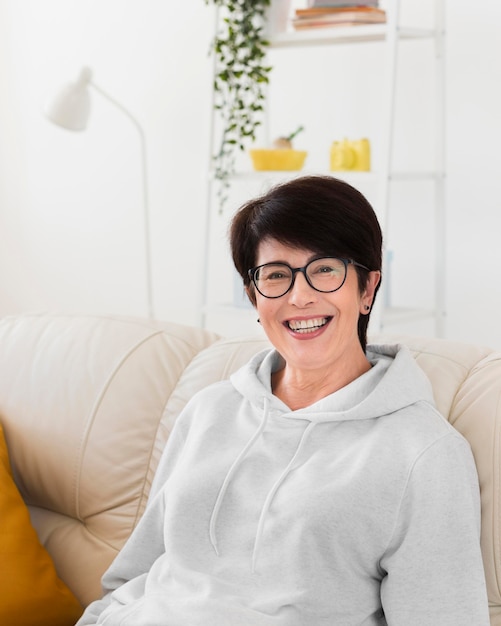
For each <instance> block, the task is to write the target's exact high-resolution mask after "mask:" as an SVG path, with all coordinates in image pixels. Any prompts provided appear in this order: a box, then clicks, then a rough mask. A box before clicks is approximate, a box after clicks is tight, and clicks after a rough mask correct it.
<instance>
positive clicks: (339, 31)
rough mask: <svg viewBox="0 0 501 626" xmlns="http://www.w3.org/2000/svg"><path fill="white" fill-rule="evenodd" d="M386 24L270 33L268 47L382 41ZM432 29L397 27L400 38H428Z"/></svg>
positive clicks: (431, 34) (385, 31) (431, 33)
mask: <svg viewBox="0 0 501 626" xmlns="http://www.w3.org/2000/svg"><path fill="white" fill-rule="evenodd" d="M388 34H389V29H388V25H387V24H367V25H366V24H363V25H362V24H361V25H359V26H336V27H333V28H308V29H306V28H305V29H304V30H300V31H299V30H296V31H290V32H289V31H287V32H283V33H275V34H272V35H270V37H269V42H270V48H290V47H295V46H312V45H322V44H343V43H359V42H370V41H383V40H385V39H386V38H387V36H388ZM435 35H436V33H435V31H434V30H433V29H428V28H407V27H404V28H399V29H398V36H399V38H400V39H428V38H430V37H435Z"/></svg>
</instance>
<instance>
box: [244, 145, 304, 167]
mask: <svg viewBox="0 0 501 626" xmlns="http://www.w3.org/2000/svg"><path fill="white" fill-rule="evenodd" d="M249 153H250V156H251V159H252V165H253V166H254V169H255V170H258V171H264V170H274V171H297V170H300V169H302V167H303V165H304V161H305V159H306V155H307V154H308V153H307V152H306V151H304V150H286V149H279V150H265V149H263V150H249Z"/></svg>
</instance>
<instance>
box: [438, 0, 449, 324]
mask: <svg viewBox="0 0 501 626" xmlns="http://www.w3.org/2000/svg"><path fill="white" fill-rule="evenodd" d="M435 58H436V72H435V81H436V84H435V89H436V98H435V102H436V111H435V124H436V128H435V137H436V140H435V142H436V145H435V155H436V156H435V158H436V165H435V171H436V177H435V237H436V244H435V251H436V252H435V263H436V271H435V276H436V278H435V306H436V309H435V321H436V329H435V331H436V334H437V337H444V336H445V322H446V271H445V268H446V243H447V236H446V233H447V225H446V197H445V182H446V181H445V171H446V168H445V147H446V133H445V98H446V70H445V3H444V0H435Z"/></svg>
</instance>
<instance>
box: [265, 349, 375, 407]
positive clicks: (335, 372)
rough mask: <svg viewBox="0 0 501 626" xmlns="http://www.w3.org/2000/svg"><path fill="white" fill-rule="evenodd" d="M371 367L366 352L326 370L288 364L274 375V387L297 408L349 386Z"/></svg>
mask: <svg viewBox="0 0 501 626" xmlns="http://www.w3.org/2000/svg"><path fill="white" fill-rule="evenodd" d="M370 368H371V364H370V363H369V361H368V360H367V357H366V356H365V354H363V353H361V356H359V357H358V358H353V359H352V360H350V362H349V363H346V362H343V363H339V364H337V365H335V364H333V365H332V366H331V367H329V368H328V369H322V370H303V369H298V368H294V367H292V366H290V365H288V364H286V365H285V367H284V368H283V369H281V370H279V371H278V372H275V373H274V374H273V375H272V380H271V382H272V389H273V393H274V394H275V395H276V396H277V398H280V400H282V402H284V403H285V404H286V405H287V406H288V407H289V408H290V409H292V410H293V411H296V410H298V409H303V408H305V407H307V406H310V405H311V404H314V403H315V402H318V401H319V400H321V399H322V398H325V397H326V396H328V395H330V394H331V393H334V392H336V391H338V390H339V389H342V388H343V387H346V385H348V384H349V383H351V382H353V381H354V380H356V379H357V378H359V377H360V376H362V374H365V373H366V372H368V371H369V370H370Z"/></svg>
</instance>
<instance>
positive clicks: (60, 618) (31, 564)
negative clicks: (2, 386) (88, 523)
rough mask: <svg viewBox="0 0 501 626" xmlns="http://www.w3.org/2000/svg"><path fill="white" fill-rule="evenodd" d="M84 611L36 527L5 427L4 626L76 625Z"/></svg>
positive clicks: (0, 473)
mask: <svg viewBox="0 0 501 626" xmlns="http://www.w3.org/2000/svg"><path fill="white" fill-rule="evenodd" d="M81 614H82V607H81V606H80V604H79V602H78V601H77V599H76V598H75V596H74V595H73V594H72V592H71V591H70V590H69V589H68V587H67V586H66V585H65V584H64V583H63V581H62V580H61V579H60V578H58V576H57V573H56V570H55V567H54V564H53V562H52V559H51V557H50V555H49V553H48V552H47V550H46V549H45V548H44V547H43V546H42V544H41V543H40V541H39V539H38V536H37V534H36V531H35V529H34V528H33V526H32V525H31V521H30V516H29V512H28V509H27V508H26V505H25V503H24V501H23V499H22V497H21V494H20V493H19V491H18V489H17V487H16V485H15V483H14V480H13V478H12V471H11V467H10V463H9V455H8V451H7V445H6V442H5V438H4V434H3V430H2V427H1V425H0V624H5V625H7V624H16V626H47V625H48V624H50V626H72V625H73V624H74V623H75V622H76V621H77V620H78V618H79V617H80V615H81Z"/></svg>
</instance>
